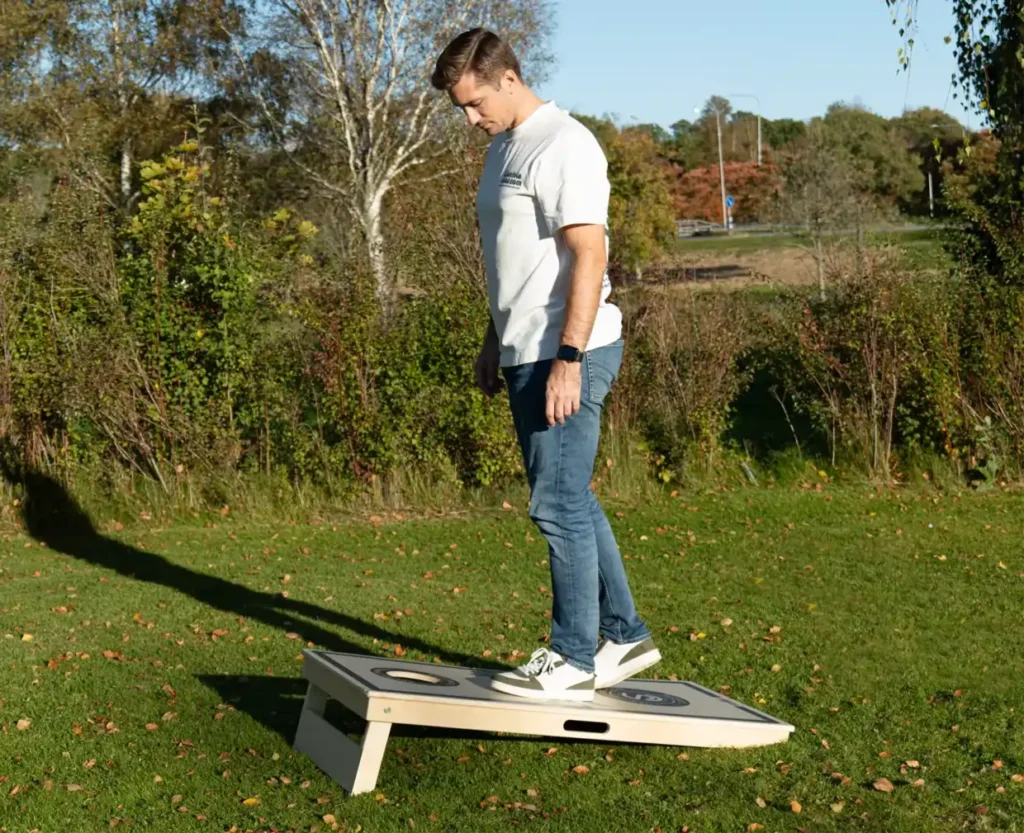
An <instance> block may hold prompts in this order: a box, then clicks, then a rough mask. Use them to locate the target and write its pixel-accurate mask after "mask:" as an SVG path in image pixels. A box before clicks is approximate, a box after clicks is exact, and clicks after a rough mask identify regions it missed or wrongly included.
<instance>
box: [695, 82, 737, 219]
mask: <svg viewBox="0 0 1024 833" xmlns="http://www.w3.org/2000/svg"><path fill="white" fill-rule="evenodd" d="M708 106H710V107H711V109H712V110H714V111H715V125H716V126H717V127H718V177H719V181H720V182H721V186H722V228H724V229H725V230H726V233H729V232H730V231H731V229H730V228H729V217H728V214H727V211H726V206H725V159H724V157H723V156H722V116H721V113H720V112H719V110H718V106H717V105H716V104H715V103H714V102H713V101H712V100H708ZM693 112H694V113H700V112H701V109H700V107H694V108H693Z"/></svg>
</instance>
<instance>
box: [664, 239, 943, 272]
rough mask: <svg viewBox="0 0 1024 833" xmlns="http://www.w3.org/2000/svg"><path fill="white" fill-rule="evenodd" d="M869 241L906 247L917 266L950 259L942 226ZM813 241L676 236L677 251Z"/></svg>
mask: <svg viewBox="0 0 1024 833" xmlns="http://www.w3.org/2000/svg"><path fill="white" fill-rule="evenodd" d="M837 237H838V238H841V239H852V237H851V236H850V235H837ZM866 239H867V241H868V242H869V243H873V244H891V245H897V246H900V247H901V248H903V249H904V250H905V251H906V252H907V255H908V265H910V266H911V267H915V268H940V267H943V266H945V265H946V264H947V263H948V260H947V256H946V254H945V252H943V250H942V238H941V232H940V231H939V230H932V229H925V230H921V229H915V230H910V231H904V230H895V231H878V232H871V233H869V234H868V235H867V236H866ZM809 244H810V241H809V240H808V239H807V238H805V237H803V236H801V235H784V234H780V235H744V234H739V233H737V234H733V235H731V236H715V237H693V238H682V239H677V240H676V241H675V242H674V251H675V252H677V253H679V254H698V253H706V252H716V253H720V254H756V253H759V252H768V251H778V250H780V249H790V248H796V247H799V246H807V245H809Z"/></svg>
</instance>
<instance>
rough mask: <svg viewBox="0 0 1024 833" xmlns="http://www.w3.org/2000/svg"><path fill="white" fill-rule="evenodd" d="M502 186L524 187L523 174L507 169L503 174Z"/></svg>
mask: <svg viewBox="0 0 1024 833" xmlns="http://www.w3.org/2000/svg"><path fill="white" fill-rule="evenodd" d="M501 185H502V187H503V188H504V187H506V186H507V187H509V188H522V187H523V175H522V174H519V173H516V172H515V171H506V172H505V173H504V174H502V175H501Z"/></svg>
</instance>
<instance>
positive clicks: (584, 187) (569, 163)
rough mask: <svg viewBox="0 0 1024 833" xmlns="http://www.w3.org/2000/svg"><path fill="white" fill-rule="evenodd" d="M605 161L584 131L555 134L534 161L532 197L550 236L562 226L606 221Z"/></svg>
mask: <svg viewBox="0 0 1024 833" xmlns="http://www.w3.org/2000/svg"><path fill="white" fill-rule="evenodd" d="M610 190H611V189H610V186H609V183H608V161H607V159H605V155H604V151H603V150H602V149H601V145H600V144H598V141H597V139H596V138H594V136H593V134H592V133H591V132H590V131H589V130H587V129H586V128H581V129H580V130H566V131H563V132H562V133H561V134H559V135H558V136H557V137H556V138H555V140H554V141H553V142H552V143H551V145H550V146H549V147H548V148H547V149H546V150H545V152H544V153H543V154H542V155H541V157H540V159H539V160H538V165H537V183H536V194H537V201H538V203H539V205H540V211H541V213H542V214H543V215H544V218H545V220H546V221H547V225H548V231H549V232H550V233H551V234H554V233H555V232H557V231H558V230H559V229H561V228H564V227H565V226H571V225H580V224H594V225H600V226H604V225H607V222H608V196H609V193H610Z"/></svg>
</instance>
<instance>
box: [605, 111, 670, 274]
mask: <svg viewBox="0 0 1024 833" xmlns="http://www.w3.org/2000/svg"><path fill="white" fill-rule="evenodd" d="M608 179H609V182H610V184H611V198H610V200H609V204H608V224H609V226H610V228H611V241H610V246H609V248H610V249H611V257H612V261H613V263H615V264H618V266H619V268H621V269H622V270H623V271H626V272H632V273H633V274H634V275H635V276H636V277H637V279H639V278H641V277H642V275H643V269H644V268H645V267H646V266H647V265H648V264H649V263H650V262H651V260H652V259H653V258H654V257H655V256H656V255H658V254H659V253H660V252H661V251H662V250H663V249H664V247H665V246H666V245H668V242H669V241H670V240H671V239H672V236H673V235H674V233H675V211H674V209H673V206H672V195H671V193H670V192H669V189H668V167H667V165H666V164H665V163H664V162H663V161H662V159H661V158H660V157H659V155H658V149H657V146H656V145H655V143H654V141H653V140H652V139H651V136H650V134H648V133H647V132H645V131H643V130H639V129H636V128H626V129H625V130H623V131H622V132H621V133H619V135H618V136H616V137H615V138H614V139H613V141H612V142H611V145H610V146H609V148H608Z"/></svg>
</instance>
